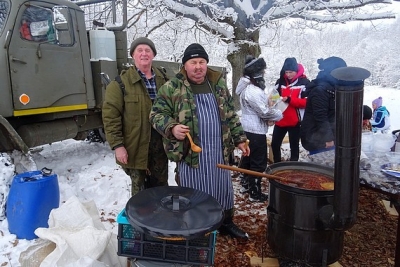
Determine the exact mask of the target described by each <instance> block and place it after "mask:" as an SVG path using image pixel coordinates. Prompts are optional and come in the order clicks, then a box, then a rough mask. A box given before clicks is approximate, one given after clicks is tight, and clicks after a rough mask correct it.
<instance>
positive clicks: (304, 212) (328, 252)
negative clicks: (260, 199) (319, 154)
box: [267, 162, 344, 266]
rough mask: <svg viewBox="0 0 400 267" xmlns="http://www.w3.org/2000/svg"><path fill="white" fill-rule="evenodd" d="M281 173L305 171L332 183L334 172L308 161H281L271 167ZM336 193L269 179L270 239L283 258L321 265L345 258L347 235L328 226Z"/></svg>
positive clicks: (273, 248)
mask: <svg viewBox="0 0 400 267" xmlns="http://www.w3.org/2000/svg"><path fill="white" fill-rule="evenodd" d="M280 170H293V171H297V170H306V171H312V172H317V173H321V174H323V175H325V176H329V177H331V178H332V180H333V169H332V168H329V167H325V166H322V165H318V164H313V163H307V162H280V163H276V164H273V165H271V166H270V167H269V172H270V173H275V172H277V171H280ZM333 196H334V193H333V190H308V189H303V188H301V187H292V186H290V185H286V184H283V183H280V182H278V181H275V180H270V184H269V202H268V208H267V214H268V235H267V240H268V243H269V244H270V246H271V249H272V250H273V251H275V252H276V254H277V256H278V257H279V258H282V259H289V260H293V261H296V262H303V263H307V264H309V265H314V266H321V265H323V263H322V262H325V264H331V263H334V262H336V261H337V260H338V259H339V258H340V257H341V255H342V249H341V248H342V247H343V238H344V232H343V231H341V230H335V229H332V228H331V227H330V225H329V221H330V217H331V215H332V212H333Z"/></svg>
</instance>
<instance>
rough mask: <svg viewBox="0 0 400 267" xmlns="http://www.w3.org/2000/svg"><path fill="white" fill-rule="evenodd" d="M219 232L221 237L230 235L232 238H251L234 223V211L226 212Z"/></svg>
mask: <svg viewBox="0 0 400 267" xmlns="http://www.w3.org/2000/svg"><path fill="white" fill-rule="evenodd" d="M218 230H219V232H220V234H221V235H230V236H231V237H232V238H241V239H248V238H249V235H248V234H247V233H246V232H245V231H243V230H242V229H240V228H239V227H238V226H237V225H236V224H235V223H234V222H233V209H230V210H225V211H224V221H223V222H222V225H221V226H220V227H219V229H218Z"/></svg>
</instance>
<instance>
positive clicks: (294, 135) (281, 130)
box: [271, 124, 300, 163]
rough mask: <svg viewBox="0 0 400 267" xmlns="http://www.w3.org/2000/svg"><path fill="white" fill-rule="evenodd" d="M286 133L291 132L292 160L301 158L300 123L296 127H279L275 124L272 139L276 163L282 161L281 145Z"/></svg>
mask: <svg viewBox="0 0 400 267" xmlns="http://www.w3.org/2000/svg"><path fill="white" fill-rule="evenodd" d="M286 133H289V144H290V161H298V160H299V151H300V149H299V141H300V124H298V125H296V126H294V127H279V126H277V125H275V126H274V131H273V132H272V141H271V148H272V154H273V156H274V163H277V162H281V161H282V155H281V146H282V141H283V138H285V135H286Z"/></svg>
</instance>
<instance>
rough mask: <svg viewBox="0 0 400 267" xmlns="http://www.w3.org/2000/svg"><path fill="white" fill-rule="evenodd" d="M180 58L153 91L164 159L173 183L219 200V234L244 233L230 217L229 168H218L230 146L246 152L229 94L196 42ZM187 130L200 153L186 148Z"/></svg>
mask: <svg viewBox="0 0 400 267" xmlns="http://www.w3.org/2000/svg"><path fill="white" fill-rule="evenodd" d="M182 63H183V68H182V69H181V71H180V73H178V74H177V75H176V76H175V77H174V78H172V79H171V80H169V81H168V82H167V83H166V84H164V85H163V86H161V88H160V90H159V91H158V93H157V97H156V99H155V101H154V104H153V107H152V111H151V113H150V122H151V124H152V126H153V127H154V128H155V129H156V130H157V131H158V132H159V133H160V134H161V135H162V136H163V143H164V149H165V151H166V153H167V156H168V158H169V159H170V160H172V161H175V162H177V170H178V177H179V180H178V181H177V182H178V184H179V185H181V186H184V187H190V188H194V189H197V190H200V191H203V192H205V193H207V194H209V195H211V196H213V197H214V198H215V199H216V200H217V201H218V202H219V203H220V204H221V206H222V208H223V209H224V215H225V216H224V220H223V222H222V225H221V227H220V233H221V234H229V235H231V236H232V237H235V238H236V237H237V238H248V235H247V233H245V232H244V231H243V230H241V229H240V228H239V227H237V226H236V225H235V224H234V223H233V220H232V219H233V206H234V203H233V202H234V191H233V186H232V179H231V176H230V172H228V171H226V170H222V169H220V168H218V167H217V164H221V163H225V164H227V163H228V162H229V156H230V154H231V153H232V152H233V150H234V148H235V146H237V147H238V148H239V149H241V150H242V151H243V155H249V154H250V149H249V148H248V147H246V146H245V141H246V140H247V137H246V135H245V133H244V131H243V128H242V126H241V123H240V120H239V117H238V115H237V114H236V112H235V110H234V106H233V99H232V96H231V95H230V93H229V90H228V88H227V86H226V82H225V80H224V78H223V77H222V76H223V75H222V73H220V72H217V71H214V70H212V69H210V68H208V66H207V63H208V54H207V53H206V51H205V50H204V48H203V47H202V46H201V45H200V44H196V43H195V44H191V45H189V46H188V47H187V48H186V50H185V52H184V56H183V59H182ZM200 127H201V128H200ZM187 133H190V135H191V136H192V137H193V140H194V142H195V143H196V144H197V145H198V146H200V147H202V151H201V152H195V151H193V150H191V147H190V143H189V141H188V138H186V134H187Z"/></svg>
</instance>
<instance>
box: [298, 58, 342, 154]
mask: <svg viewBox="0 0 400 267" xmlns="http://www.w3.org/2000/svg"><path fill="white" fill-rule="evenodd" d="M317 63H318V64H319V66H318V68H319V69H320V72H319V73H318V75H317V77H316V78H315V79H314V80H313V81H312V82H311V83H310V84H309V86H308V87H307V89H306V91H305V92H304V94H303V95H302V96H303V97H307V104H306V109H305V112H304V118H303V121H302V123H301V128H300V138H301V144H302V146H303V147H304V148H305V149H306V150H308V151H309V153H310V155H312V154H315V153H319V152H324V151H327V150H332V149H334V147H335V143H334V140H335V85H336V84H337V82H338V80H337V79H335V78H334V77H333V76H332V75H331V71H332V70H334V69H337V68H341V67H347V64H346V62H345V61H344V60H343V59H342V58H340V57H329V58H326V59H322V58H321V59H318V60H317Z"/></svg>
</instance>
